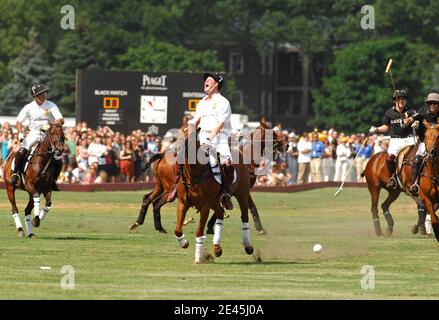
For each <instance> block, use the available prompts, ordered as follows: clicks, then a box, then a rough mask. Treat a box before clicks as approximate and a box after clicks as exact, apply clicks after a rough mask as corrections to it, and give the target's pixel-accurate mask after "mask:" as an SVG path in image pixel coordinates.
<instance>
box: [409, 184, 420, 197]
mask: <svg viewBox="0 0 439 320" xmlns="http://www.w3.org/2000/svg"><path fill="white" fill-rule="evenodd" d="M409 192H410V194H411V195H412V196H414V197H417V196H419V184H417V183H414V184H412V185H411V187H410V189H409Z"/></svg>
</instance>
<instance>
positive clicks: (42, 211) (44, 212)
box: [40, 206, 50, 220]
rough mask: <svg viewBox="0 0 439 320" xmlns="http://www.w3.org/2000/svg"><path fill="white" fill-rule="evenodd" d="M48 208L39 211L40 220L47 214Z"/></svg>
mask: <svg viewBox="0 0 439 320" xmlns="http://www.w3.org/2000/svg"><path fill="white" fill-rule="evenodd" d="M49 210H50V207H46V206H44V208H43V209H42V210H41V211H40V220H43V219H44V216H45V215H46V214H47V213H48V212H49Z"/></svg>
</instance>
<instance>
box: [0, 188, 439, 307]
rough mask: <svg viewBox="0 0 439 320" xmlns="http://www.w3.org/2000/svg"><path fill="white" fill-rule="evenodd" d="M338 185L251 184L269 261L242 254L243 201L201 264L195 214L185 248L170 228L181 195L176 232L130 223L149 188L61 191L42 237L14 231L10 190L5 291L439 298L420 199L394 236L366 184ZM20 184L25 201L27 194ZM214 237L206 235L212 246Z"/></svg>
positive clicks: (0, 230)
mask: <svg viewBox="0 0 439 320" xmlns="http://www.w3.org/2000/svg"><path fill="white" fill-rule="evenodd" d="M335 190H336V189H321V190H313V191H307V192H298V193H291V194H288V193H254V199H255V202H256V204H257V206H258V208H259V211H260V214H261V219H262V222H263V224H264V227H265V228H266V230H267V231H268V235H265V236H259V235H257V234H256V232H255V230H254V227H253V222H251V227H252V229H251V236H252V243H253V245H254V247H255V248H257V249H258V250H260V253H261V258H262V260H263V261H262V262H259V263H258V262H255V260H254V259H253V258H252V256H248V255H246V254H245V252H244V249H243V247H242V245H241V230H240V229H241V228H240V226H241V225H240V223H241V222H240V218H239V215H240V214H239V212H238V210H237V209H236V208H235V210H234V211H232V212H231V217H230V218H229V219H227V220H226V222H225V227H224V233H223V234H224V237H223V243H222V246H223V250H224V252H223V256H222V257H220V258H216V259H215V262H214V263H211V264H205V265H194V264H193V259H194V242H195V241H194V240H195V239H194V230H195V224H190V225H188V226H187V227H186V228H185V234H186V237H187V239H188V240H189V242H190V246H189V248H188V249H186V250H184V249H181V248H180V247H179V246H178V244H177V242H176V240H175V238H174V236H173V229H174V227H175V209H176V205H175V203H174V204H171V205H168V206H165V207H163V210H162V222H163V225H164V227H165V228H166V229H167V230H168V232H169V233H168V234H159V233H158V232H156V231H155V230H154V228H153V223H152V215H151V212H148V216H147V218H146V221H145V224H144V225H143V226H141V227H140V228H139V231H138V232H137V233H129V232H128V226H129V225H130V223H132V222H133V221H134V220H135V218H136V217H137V214H138V211H139V208H140V202H141V199H142V194H143V193H141V192H113V193H110V192H96V193H69V192H62V193H56V194H55V195H54V197H53V199H54V202H53V209H52V211H51V212H50V213H49V214H48V216H47V218H46V219H45V220H44V221H43V222H42V224H41V226H40V227H39V228H37V229H35V230H34V231H35V233H36V234H37V235H38V237H37V238H33V239H27V238H26V239H24V238H18V237H17V234H16V231H15V227H14V223H13V219H12V217H11V214H10V205H9V202H8V200H7V198H6V193H5V192H4V190H3V191H2V193H1V194H2V195H1V200H2V201H1V205H0V210H1V215H0V298H1V299H406V298H408V299H419V298H424V299H425V298H432V299H437V298H439V281H438V280H439V274H438V273H437V269H438V267H437V266H438V262H437V261H438V259H439V247H438V244H437V243H436V240H434V239H432V238H427V237H426V236H420V235H412V234H411V233H410V227H411V225H412V224H413V223H414V222H415V221H416V218H417V214H416V207H415V204H414V203H413V202H412V201H411V200H410V199H409V198H407V197H404V196H402V197H401V199H399V200H398V201H397V202H396V203H395V204H394V205H393V206H392V208H391V209H393V210H392V214H393V217H394V220H395V232H394V236H393V237H392V238H381V239H378V238H377V237H376V236H375V234H374V232H373V225H372V219H371V214H370V210H369V207H370V202H369V195H368V192H367V189H365V188H364V189H363V188H351V189H349V188H347V189H344V190H343V193H341V194H340V195H339V196H338V197H337V198H334V196H333V195H334V192H335ZM18 196H19V208H20V210H21V212H22V210H23V208H24V206H25V194H24V193H23V192H21V191H20V192H19V193H18ZM234 204H235V207H237V203H236V201H235V202H234ZM190 212H192V211H190ZM380 217H381V226H382V227H384V226H385V220H384V218H383V216H382V215H381V216H380ZM197 220H198V217H197ZM22 222H23V224H24V218H23V215H22ZM383 229H384V228H383ZM211 243H212V236H211V235H209V236H208V238H207V241H206V244H207V246H206V247H207V248H208V249H209V250H211ZM315 243H321V244H322V245H323V251H322V252H321V253H320V254H315V253H314V252H312V246H313V245H314V244H315ZM63 265H71V266H73V268H74V270H75V289H74V290H64V289H62V288H61V286H60V282H61V279H62V278H63V276H64V274H62V273H60V270H61V268H62V266H63ZM364 265H371V266H373V267H374V270H375V289H373V290H364V289H361V287H360V281H361V279H362V277H363V275H362V274H361V272H360V269H361V268H362V266H364ZM40 266H50V267H51V270H41V269H40Z"/></svg>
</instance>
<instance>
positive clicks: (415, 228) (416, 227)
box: [411, 224, 419, 234]
mask: <svg viewBox="0 0 439 320" xmlns="http://www.w3.org/2000/svg"><path fill="white" fill-rule="evenodd" d="M411 231H412V233H413V234H417V233H418V231H419V227H418V225H417V224H414V225H413V227H412V229H411Z"/></svg>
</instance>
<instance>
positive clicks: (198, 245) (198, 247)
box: [195, 236, 206, 262]
mask: <svg viewBox="0 0 439 320" xmlns="http://www.w3.org/2000/svg"><path fill="white" fill-rule="evenodd" d="M205 240H206V237H205V236H202V237H197V238H195V262H200V261H201V257H202V256H203V244H204V241H205Z"/></svg>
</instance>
